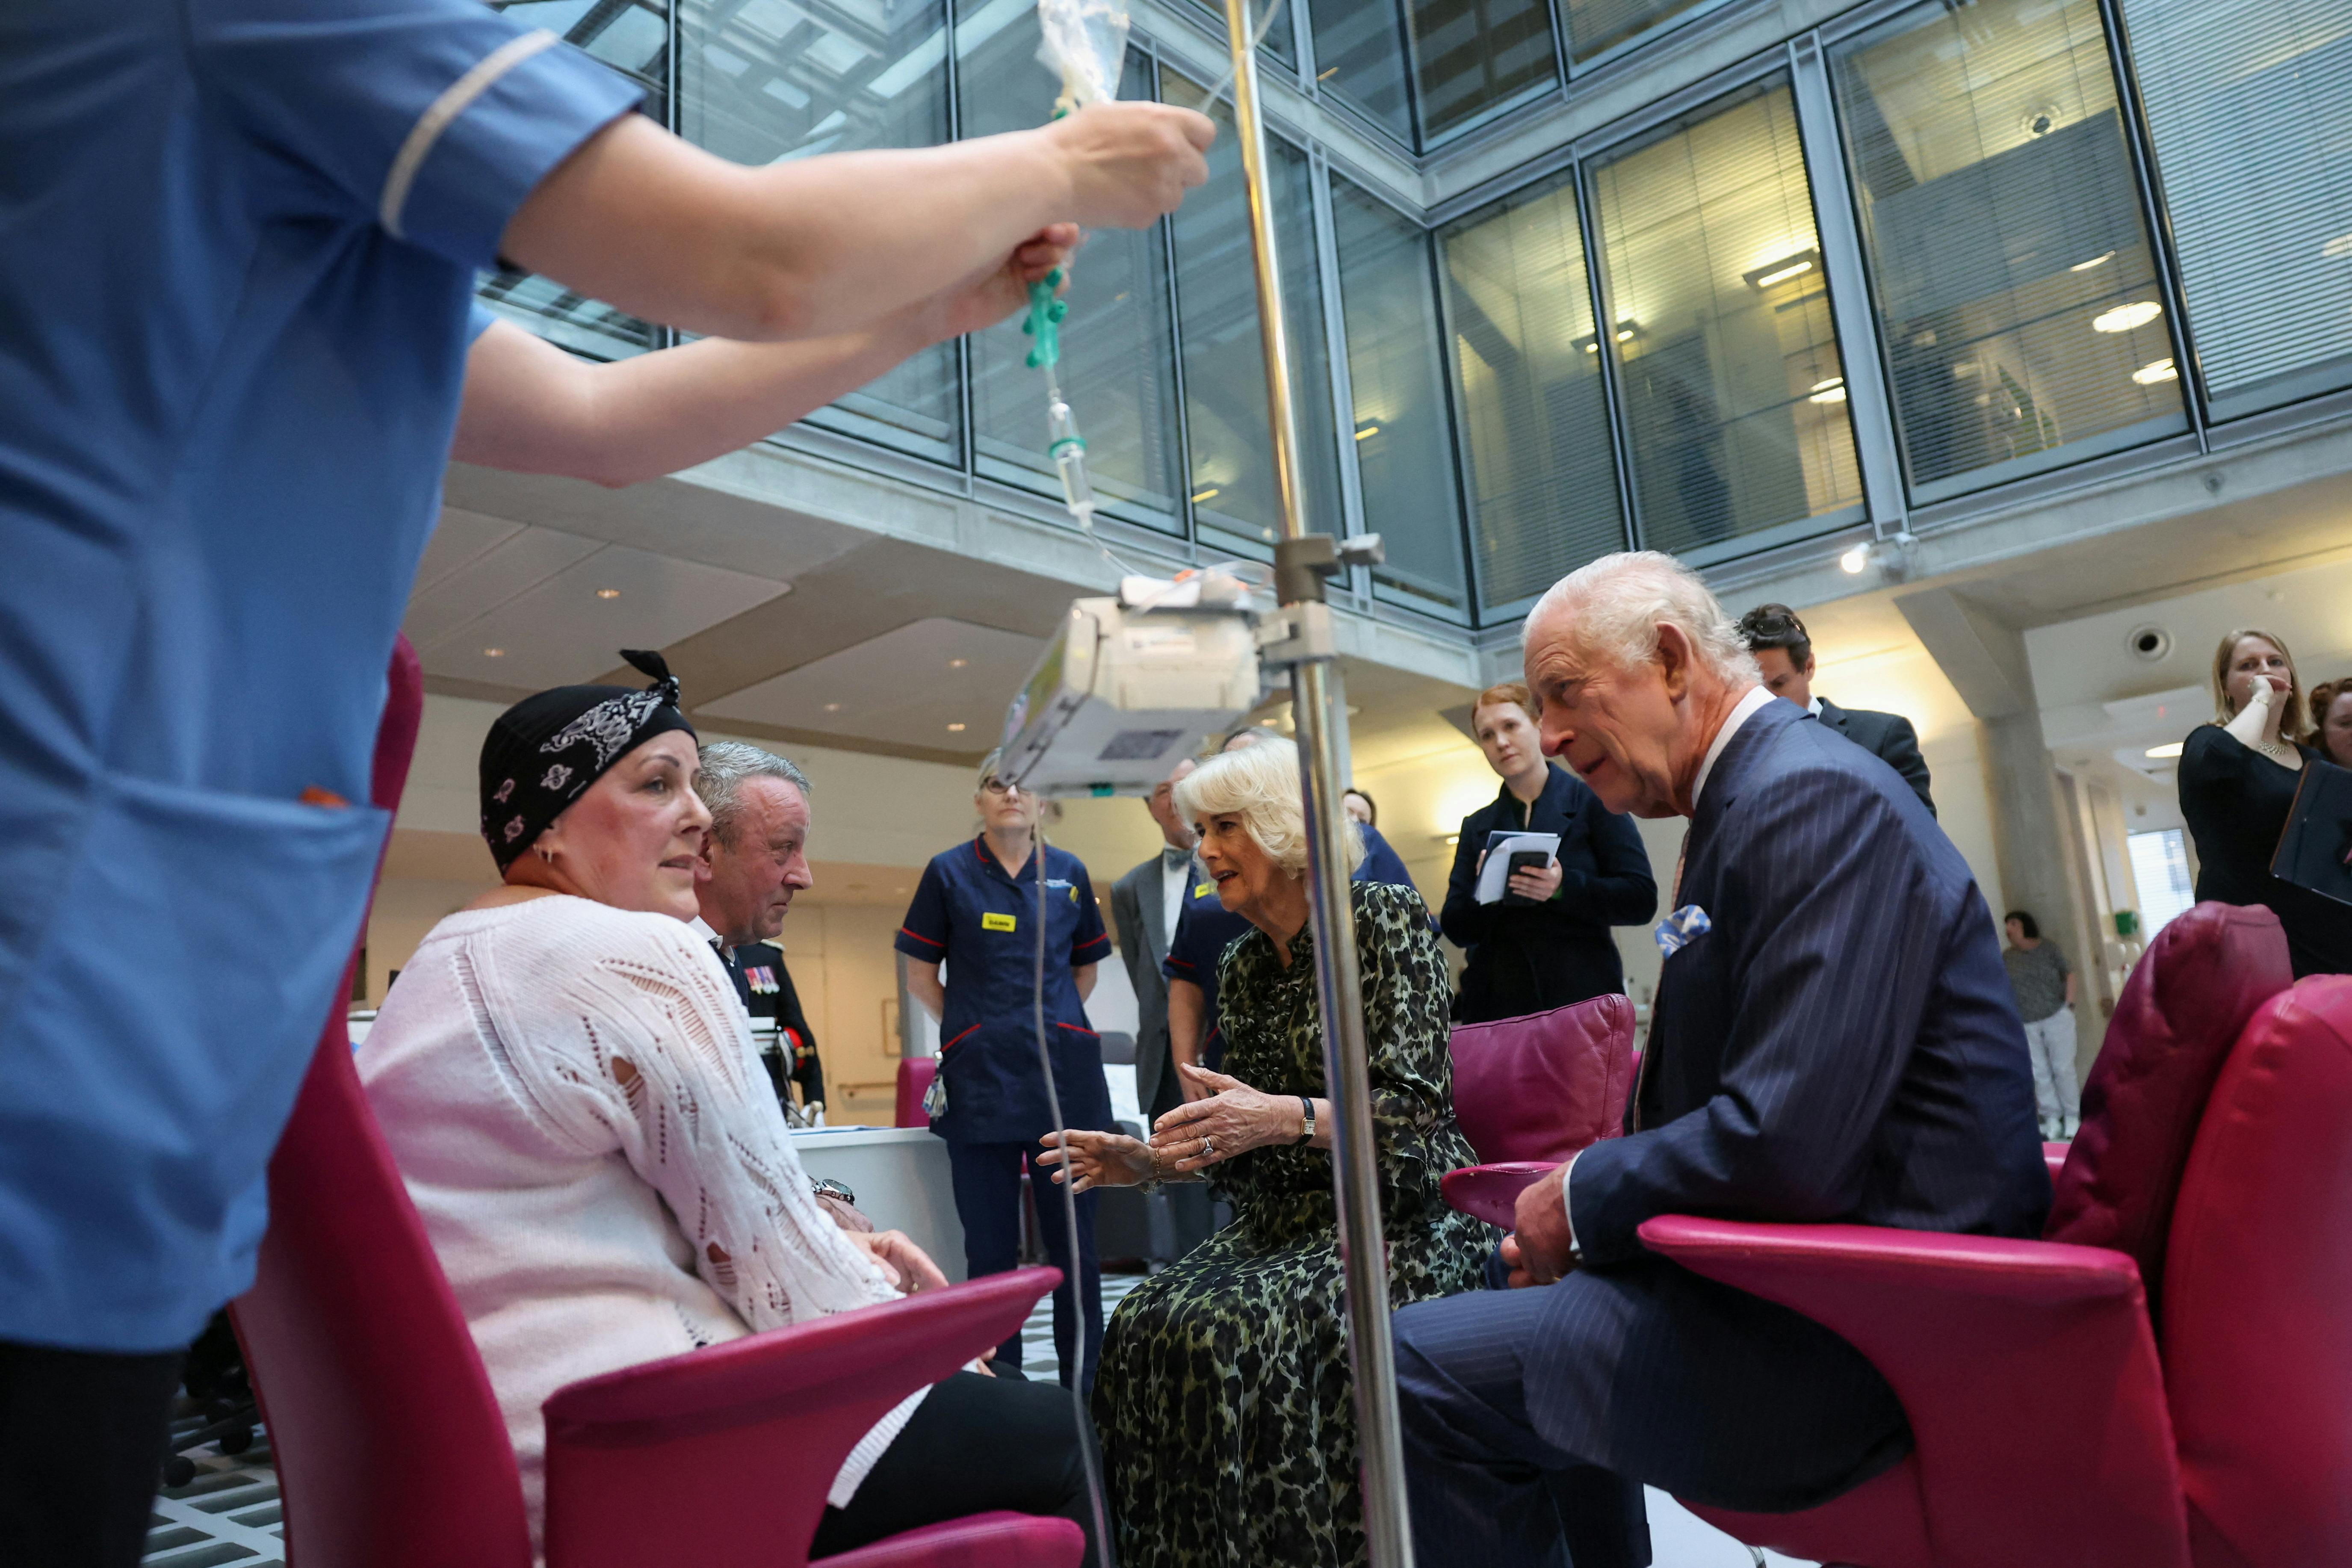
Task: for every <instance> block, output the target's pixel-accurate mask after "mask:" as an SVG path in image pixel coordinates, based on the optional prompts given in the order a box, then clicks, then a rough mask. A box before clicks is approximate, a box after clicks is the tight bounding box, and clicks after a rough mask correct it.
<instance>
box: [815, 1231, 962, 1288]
mask: <svg viewBox="0 0 2352 1568" xmlns="http://www.w3.org/2000/svg"><path fill="white" fill-rule="evenodd" d="M841 1234H842V1235H843V1237H845V1238H846V1239H847V1240H848V1241H849V1243H850V1245H851V1246H853V1247H856V1248H857V1249H858V1250H859V1251H860V1252H863V1253H865V1254H866V1256H867V1257H868V1258H872V1259H874V1261H875V1262H877V1263H878V1264H880V1265H881V1266H882V1274H883V1278H885V1279H888V1280H889V1281H890V1283H891V1285H892V1286H893V1287H894V1288H896V1289H897V1290H898V1293H899V1294H900V1295H902V1296H911V1295H913V1294H914V1293H915V1292H916V1291H918V1290H944V1289H947V1284H948V1277H947V1276H946V1275H944V1274H942V1273H940V1266H939V1265H938V1264H936V1263H934V1262H932V1261H931V1259H930V1257H929V1254H927V1253H925V1252H924V1251H923V1249H922V1248H921V1247H917V1246H916V1245H915V1244H914V1243H913V1242H912V1241H910V1240H908V1237H907V1233H906V1232H905V1231H903V1230H873V1231H865V1230H845V1231H843V1232H842V1233H841Z"/></svg>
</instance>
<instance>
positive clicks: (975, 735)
mask: <svg viewBox="0 0 2352 1568" xmlns="http://www.w3.org/2000/svg"><path fill="white" fill-rule="evenodd" d="M1044 651H1045V643H1044V642H1043V641H1042V640H1041V639H1039V638H1036V637H1023V636H1020V635H1019V634H1017V633H1014V632H1007V631H999V630H997V629H996V628H994V627H992V626H974V625H972V624H971V623H970V622H968V621H958V620H950V619H948V618H947V617H944V616H932V617H930V618H929V619H926V620H919V621H914V622H911V623H909V624H908V625H906V626H900V627H898V628H897V629H896V630H895V631H887V632H884V633H883V634H882V635H881V636H879V637H869V638H867V639H866V641H864V642H861V643H857V644H855V645H854V646H852V647H845V648H841V649H838V650H836V651H835V652H833V653H829V654H826V655H825V656H824V658H816V659H812V660H810V661H809V662H808V663H806V664H803V665H801V666H799V667H798V668H794V669H790V670H787V671H785V672H784V673H783V674H782V675H778V676H774V677H772V678H771V679H767V680H762V681H761V682H759V683H758V684H757V685H755V686H749V687H746V688H744V689H742V690H740V691H738V692H735V693H733V694H732V695H730V696H727V697H722V698H720V699H719V700H716V701H713V702H706V703H701V704H699V705H698V707H697V711H698V712H700V713H707V714H710V715H712V716H713V717H715V718H719V719H733V720H738V721H747V722H751V723H755V724H771V725H774V726H776V727H778V728H780V729H786V730H800V731H808V732H810V733H812V734H818V735H832V736H843V737H849V738H854V739H857V740H863V741H877V742H888V743H895V744H908V743H912V744H917V745H927V746H936V747H941V748H948V749H953V750H970V751H973V752H984V751H986V750H988V749H989V748H990V747H991V746H993V745H994V744H995V743H996V737H997V733H998V731H1000V729H1001V728H1002V726H1003V722H1004V710H1005V709H1006V707H1007V706H1008V705H1010V704H1011V702H1012V700H1013V693H1014V692H1015V691H1017V690H1018V689H1020V687H1021V683H1022V682H1023V681H1024V680H1025V679H1028V677H1029V670H1030V668H1031V667H1032V666H1034V664H1035V663H1036V662H1037V656H1038V655H1039V654H1041V653H1043V652H1044ZM958 661H961V663H959V662H958ZM951 724H961V725H963V726H964V728H963V729H961V730H950V728H949V726H950V725H951Z"/></svg>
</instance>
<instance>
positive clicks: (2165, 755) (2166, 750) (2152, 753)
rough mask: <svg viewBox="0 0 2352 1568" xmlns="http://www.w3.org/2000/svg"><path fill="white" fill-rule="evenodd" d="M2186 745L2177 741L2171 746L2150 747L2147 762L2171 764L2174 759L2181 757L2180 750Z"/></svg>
mask: <svg viewBox="0 0 2352 1568" xmlns="http://www.w3.org/2000/svg"><path fill="white" fill-rule="evenodd" d="M2184 743H2185V742H2179V741H2175V742H2172V743H2171V744H2170V745H2166V746H2150V747H2149V748H2148V749H2147V760H2148V761H2150V762H2152V763H2164V762H2170V761H2171V760H2172V759H2173V758H2175V757H2178V756H2179V755H2180V748H2181V746H2182V745H2183V744H2184Z"/></svg>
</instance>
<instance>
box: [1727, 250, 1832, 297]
mask: <svg viewBox="0 0 2352 1568" xmlns="http://www.w3.org/2000/svg"><path fill="white" fill-rule="evenodd" d="M1821 264H1822V253H1821V252H1820V251H1818V250H1801V251H1799V252H1797V254H1796V255H1794V256H1784V257H1782V258H1780V259H1779V260H1778V261H1768V262H1766V263H1765V264H1764V265H1763V266H1761V267H1759V268H1756V269H1755V270H1754V271H1752V272H1743V273H1741V274H1740V280H1741V281H1742V282H1744V283H1746V284H1747V285H1748V287H1749V288H1750V289H1769V288H1771V287H1772V286H1773V285H1774V284H1776V283H1786V282H1788V281H1789V280H1790V279H1794V278H1802V277H1803V276H1804V275H1805V274H1806V273H1808V272H1811V271H1812V270H1813V269H1814V268H1818V267H1819V266H1821Z"/></svg>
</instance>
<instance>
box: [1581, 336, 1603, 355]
mask: <svg viewBox="0 0 2352 1568" xmlns="http://www.w3.org/2000/svg"><path fill="white" fill-rule="evenodd" d="M1584 352H1585V353H1589V354H1597V353H1600V352H1601V344H1600V343H1599V342H1597V341H1594V340H1590V339H1588V340H1587V341H1586V342H1585V345H1584Z"/></svg>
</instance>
